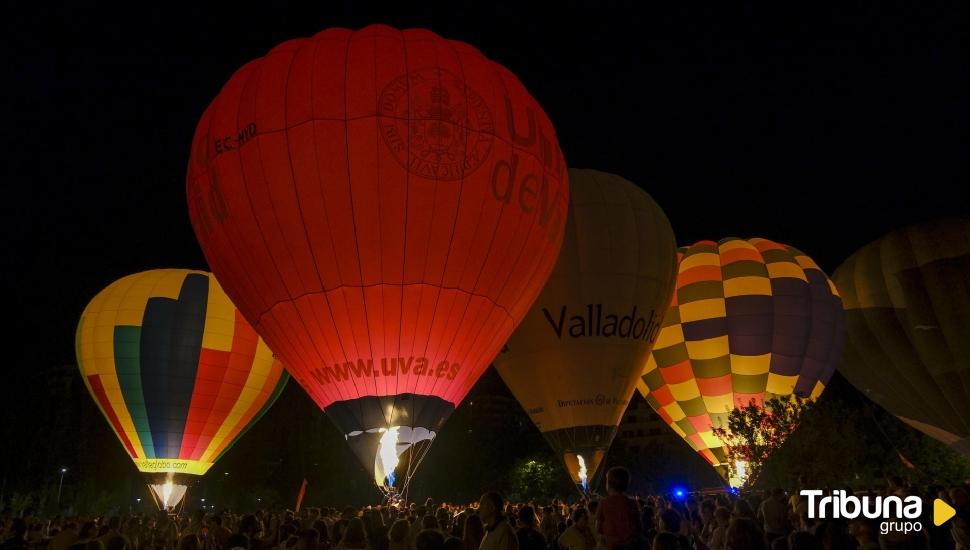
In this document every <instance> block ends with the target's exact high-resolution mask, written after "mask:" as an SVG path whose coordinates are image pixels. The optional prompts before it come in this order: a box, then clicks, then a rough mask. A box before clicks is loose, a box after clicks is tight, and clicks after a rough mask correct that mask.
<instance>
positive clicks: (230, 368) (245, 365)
mask: <svg viewBox="0 0 970 550" xmlns="http://www.w3.org/2000/svg"><path fill="white" fill-rule="evenodd" d="M235 315H236V322H235V326H234V330H233V335H232V348H231V350H230V351H229V352H228V353H227V352H217V351H212V350H206V349H203V350H202V353H203V354H206V353H207V352H208V353H213V354H215V353H218V354H222V355H225V356H227V362H226V368H225V369H224V370H223V372H222V376H221V380H220V383H219V386H218V394H217V395H216V398H215V400H214V401H213V403H212V407H211V409H210V410H209V411H208V416H207V417H206V422H205V426H204V427H203V429H202V432H201V435H200V436H199V438H198V441H197V442H196V444H195V449H194V451H192V460H199V459H200V458H201V457H202V455H203V454H204V453H205V451H206V449H207V448H208V447H209V445H210V443H211V442H212V438H213V437H215V435H216V434H217V433H219V429H220V428H222V425H223V424H224V423H225V422H226V419H227V418H228V417H229V413H230V412H232V408H233V406H235V404H236V401H238V400H239V396H240V394H241V393H242V391H243V388H245V386H246V380H247V379H248V378H249V373H250V371H251V370H252V365H253V360H254V356H255V354H256V347H257V345H258V343H259V340H258V336H257V335H256V331H254V330H253V329H252V327H250V326H249V325H248V324H247V323H246V322H245V320H244V319H243V318H242V314H241V313H240V312H239V311H238V310H236V311H235Z"/></svg>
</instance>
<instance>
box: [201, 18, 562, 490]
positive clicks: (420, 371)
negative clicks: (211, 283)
mask: <svg viewBox="0 0 970 550" xmlns="http://www.w3.org/2000/svg"><path fill="white" fill-rule="evenodd" d="M193 143H194V144H193V154H192V158H191V160H190V163H189V170H188V177H187V196H188V203H189V214H190V217H191V219H192V224H193V227H194V229H195V232H196V235H197V237H198V239H199V243H200V244H201V246H202V248H203V250H204V252H205V256H206V259H207V260H208V262H209V265H210V266H211V267H212V269H213V271H214V272H215V273H216V274H217V275H218V276H219V279H220V281H221V282H222V283H223V284H224V285H225V288H226V291H227V292H228V293H229V295H230V296H231V297H232V298H233V300H234V301H235V302H236V303H237V304H238V305H239V308H240V310H241V311H242V312H243V314H244V315H245V316H246V318H247V319H249V320H250V322H251V323H252V324H253V326H255V327H256V329H257V330H258V331H259V333H260V334H261V335H262V336H263V337H264V338H266V341H267V342H269V344H270V345H271V346H272V348H273V349H274V350H275V351H276V352H277V353H278V354H279V355H280V357H281V358H282V359H283V361H284V363H286V365H287V368H288V369H289V370H290V372H291V374H292V375H293V377H294V378H296V380H297V381H298V382H299V383H300V385H301V386H303V388H304V389H305V390H306V391H307V392H308V393H309V394H310V396H311V397H312V398H313V399H314V401H315V402H316V403H317V404H318V405H319V406H320V407H322V408H323V409H324V410H326V412H327V413H328V415H329V416H330V418H331V419H332V420H333V421H334V422H335V423H336V425H337V426H338V428H339V429H340V430H341V432H342V433H343V434H345V436H346V438H347V440H348V442H349V443H350V445H351V447H352V448H353V449H354V451H355V452H356V453H357V454H358V457H359V458H360V459H361V461H362V463H363V464H364V466H365V467H366V468H367V470H368V471H369V472H371V473H373V475H374V480H375V482H376V483H377V484H378V485H381V484H385V483H388V482H390V481H391V480H390V479H388V478H390V477H391V474H392V473H393V471H394V467H395V463H396V462H397V456H398V455H400V454H401V453H403V452H404V451H406V450H407V449H408V448H410V447H411V446H412V445H413V444H415V443H417V442H419V441H430V440H431V439H433V438H434V437H435V435H436V433H437V432H438V431H439V430H440V429H441V426H442V424H443V423H444V420H445V419H446V418H447V417H448V415H449V414H450V413H451V411H452V410H454V408H455V406H457V404H458V403H459V402H460V401H461V400H462V398H463V397H464V396H465V394H466V393H467V392H468V390H469V389H470V388H471V386H472V384H474V382H475V381H476V380H477V378H478V377H479V375H480V374H481V373H482V371H483V370H484V369H485V368H486V367H487V365H488V364H489V363H490V362H491V360H492V359H493V358H494V356H495V354H496V353H497V352H498V350H499V348H500V347H501V345H502V344H503V343H504V342H505V340H506V339H507V338H508V335H509V334H510V333H511V331H512V330H513V329H514V327H515V326H516V325H517V324H518V322H519V321H520V320H521V318H522V316H523V315H525V312H526V311H527V310H528V308H529V306H530V305H531V303H532V301H533V300H534V299H535V297H536V295H537V294H538V293H539V291H540V290H541V288H542V284H543V283H544V282H545V280H546V278H547V277H548V275H549V272H550V271H551V270H552V267H553V264H554V263H555V258H556V255H557V253H558V251H559V246H560V243H561V240H562V231H563V226H564V224H565V217H566V207H567V204H568V185H567V175H566V173H565V169H564V163H563V161H562V157H561V153H560V152H559V147H558V144H557V142H556V136H555V132H554V130H553V128H552V125H551V124H550V122H549V120H548V119H547V118H546V116H545V114H544V113H543V112H542V109H541V108H540V107H539V105H538V103H536V101H535V100H534V99H532V97H531V96H529V94H528V92H527V91H526V90H525V88H524V87H523V86H522V84H521V83H520V82H519V81H518V80H517V79H516V78H515V77H514V76H513V75H512V74H511V73H510V72H509V71H508V70H506V69H504V68H503V67H501V66H499V65H497V64H496V63H493V62H491V61H489V60H488V59H486V58H485V57H484V56H482V55H481V54H480V53H479V52H478V51H477V50H475V49H474V48H472V47H470V46H468V45H466V44H462V43H460V42H455V41H449V40H445V39H442V38H441V37H439V36H437V35H435V34H434V33H431V32H429V31H425V30H407V31H399V30H395V29H391V28H389V27H385V26H371V27H367V28H364V29H362V30H360V31H357V32H354V31H350V30H346V29H331V30H327V31H324V32H321V33H319V34H317V35H316V36H314V37H312V38H308V39H300V40H291V41H288V42H285V43H283V44H280V45H279V46H277V47H276V48H274V49H273V50H272V51H270V52H269V53H268V54H267V55H266V56H265V57H262V58H260V59H257V60H255V61H252V62H251V63H249V64H247V65H245V66H244V67H242V68H241V69H240V70H239V71H237V72H236V74H235V75H233V77H232V78H231V79H230V80H229V82H228V83H227V84H226V85H225V87H224V88H223V89H222V91H221V92H220V93H219V95H218V96H217V97H216V98H215V100H214V101H213V102H212V104H211V105H210V106H209V107H208V109H207V110H206V111H205V114H204V115H203V116H202V119H201V120H200V122H199V125H198V129H197V130H196V134H195V139H194V142H193ZM387 447H390V448H391V449H392V450H391V451H389V450H388V449H387ZM425 448H426V447H425ZM411 456H412V463H416V457H414V455H413V452H412V455H411ZM417 459H419V457H418V458H417Z"/></svg>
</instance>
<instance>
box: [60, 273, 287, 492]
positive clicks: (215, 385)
mask: <svg viewBox="0 0 970 550" xmlns="http://www.w3.org/2000/svg"><path fill="white" fill-rule="evenodd" d="M76 345H77V358H78V364H79V366H80V369H81V374H82V375H83V377H84V383H85V384H86V385H87V387H88V390H89V391H90V392H91V396H92V397H93V398H94V400H95V401H96V402H97V404H98V407H99V408H100V409H101V412H103V413H104V416H105V418H106V419H107V420H108V422H109V423H110V424H111V428H112V429H113V430H114V432H115V434H116V435H117V436H118V439H119V440H120V441H121V443H122V444H123V445H124V447H125V450H127V451H128V454H129V456H131V458H132V460H134V462H135V465H136V466H137V467H138V470H139V471H141V472H143V473H144V474H146V476H147V478H148V480H149V487H150V488H151V489H152V494H153V496H154V497H155V498H156V502H157V503H158V504H159V507H160V508H163V509H171V508H173V507H174V506H176V505H177V504H178V503H179V501H180V500H182V498H183V497H184V495H185V491H186V488H187V486H188V481H189V480H190V479H191V478H190V477H187V476H201V475H203V474H205V472H206V471H207V470H208V469H209V468H210V467H212V465H213V463H215V462H216V461H217V460H218V459H219V458H220V457H221V456H222V455H223V454H225V452H226V451H227V450H229V448H230V447H232V445H233V443H234V442H235V441H236V440H237V439H238V438H239V437H240V436H241V435H242V434H243V433H245V432H246V430H248V429H249V427H250V426H252V424H253V423H254V422H256V420H258V419H259V418H260V417H261V416H262V415H263V413H265V412H266V410H267V409H268V408H269V407H270V405H271V404H272V403H273V402H274V401H275V400H276V398H277V397H278V396H279V394H280V392H281V391H282V389H283V387H284V385H285V384H286V381H287V380H288V379H289V377H288V375H287V374H286V372H285V371H284V370H283V367H282V365H281V363H280V362H279V361H276V360H275V359H274V356H273V353H272V352H271V351H270V349H269V348H268V347H267V346H266V344H265V343H264V342H263V341H262V339H260V338H259V336H258V335H257V334H256V331H254V330H253V328H252V327H251V326H250V325H249V324H248V323H247V322H246V321H245V319H243V317H242V315H241V314H240V313H239V311H238V310H237V309H236V307H235V306H234V305H233V304H232V302H231V301H230V300H229V297H228V296H226V294H225V293H224V292H223V291H222V288H221V287H220V286H219V283H218V282H217V281H216V279H215V277H213V276H212V275H211V274H210V273H206V272H203V271H190V270H185V269H158V270H152V271H145V272H142V273H137V274H135V275H129V276H127V277H124V278H122V279H119V280H118V281H115V282H114V283H112V284H111V285H110V286H108V287H107V288H105V289H104V290H102V291H101V292H100V293H98V295H97V296H95V297H94V299H93V300H91V302H90V303H89V304H88V306H87V307H86V308H85V309H84V313H83V314H82V315H81V321H80V323H79V324H78V328H77V340H76Z"/></svg>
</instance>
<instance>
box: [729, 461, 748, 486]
mask: <svg viewBox="0 0 970 550" xmlns="http://www.w3.org/2000/svg"><path fill="white" fill-rule="evenodd" d="M747 481H748V463H747V462H746V461H744V460H737V461H735V462H734V474H733V475H731V476H730V478H729V479H728V483H729V484H730V485H731V487H733V488H738V487H741V486H743V485H744V484H745V483H746V482H747Z"/></svg>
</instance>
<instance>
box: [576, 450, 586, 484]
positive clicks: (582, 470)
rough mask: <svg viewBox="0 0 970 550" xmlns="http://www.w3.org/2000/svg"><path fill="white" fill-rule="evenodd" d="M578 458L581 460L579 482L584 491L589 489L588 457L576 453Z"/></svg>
mask: <svg viewBox="0 0 970 550" xmlns="http://www.w3.org/2000/svg"><path fill="white" fill-rule="evenodd" d="M576 460H577V461H578V462H579V484H580V485H581V486H582V487H583V491H585V490H587V485H586V484H587V475H588V472H587V470H586V459H584V458H583V455H579V454H578V455H576Z"/></svg>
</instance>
